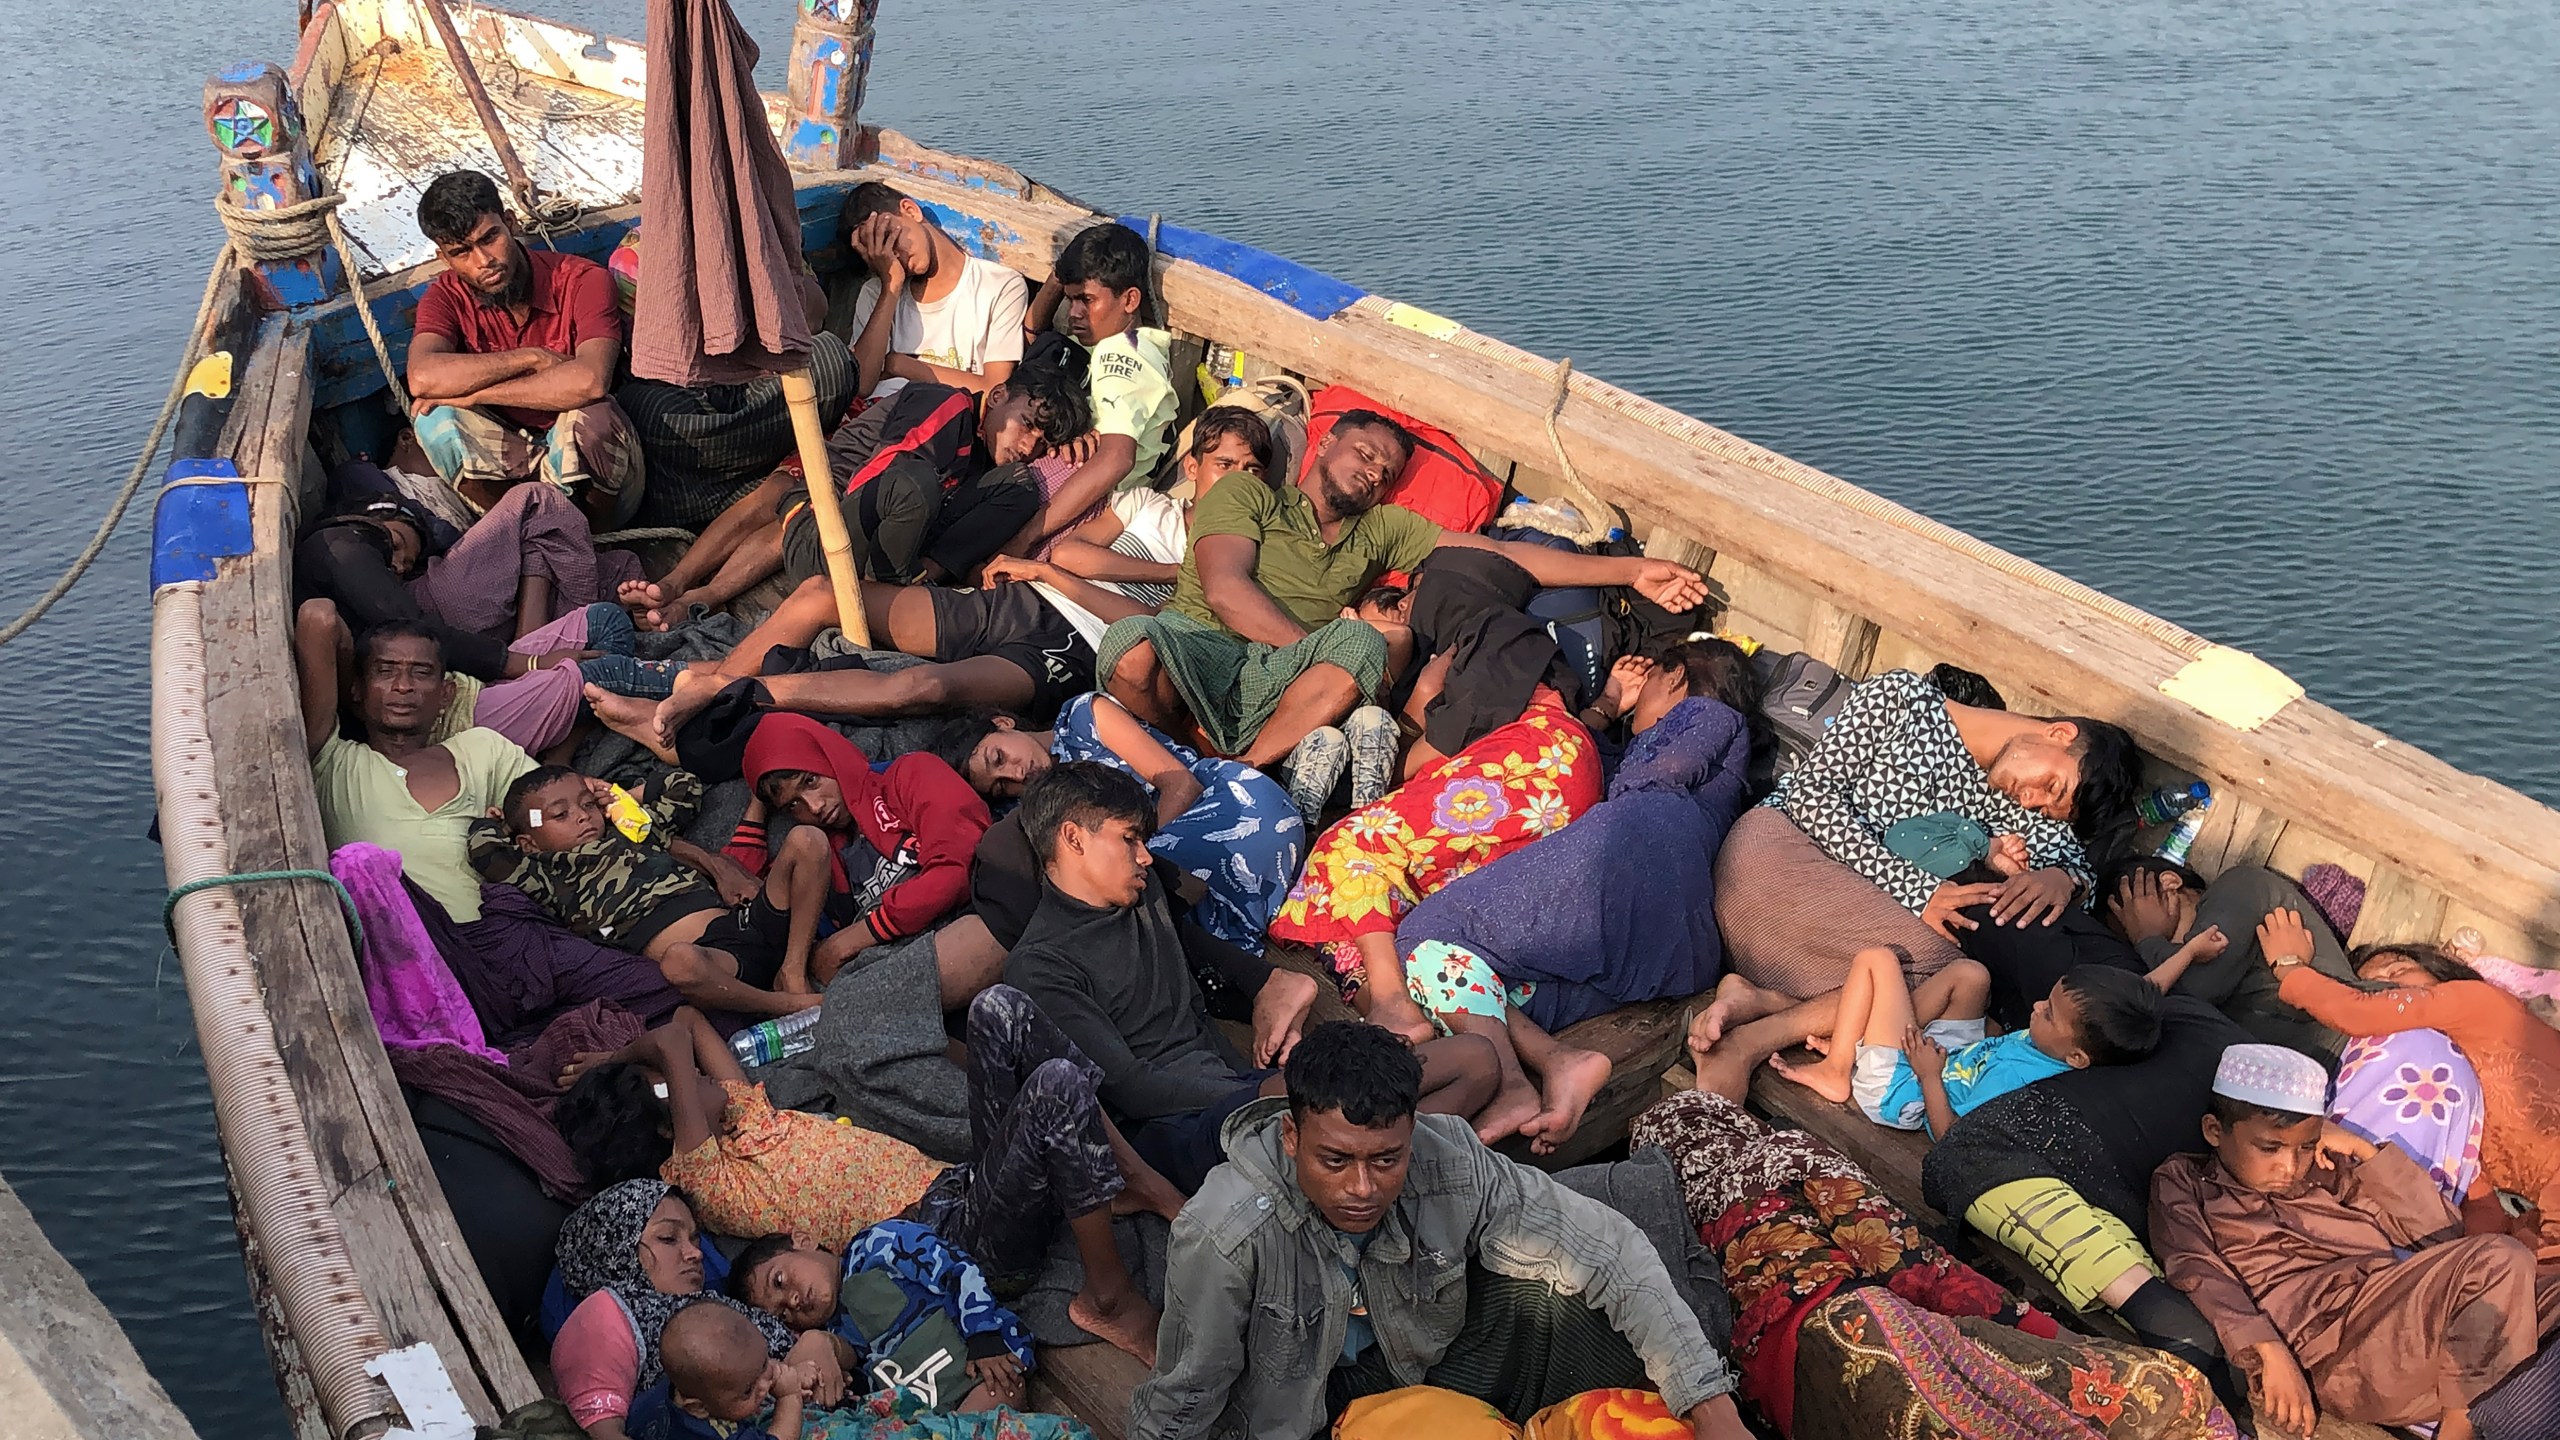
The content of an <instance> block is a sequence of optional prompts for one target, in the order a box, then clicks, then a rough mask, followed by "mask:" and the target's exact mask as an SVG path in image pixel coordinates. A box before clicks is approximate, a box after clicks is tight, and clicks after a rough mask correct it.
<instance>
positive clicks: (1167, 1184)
mask: <svg viewBox="0 0 2560 1440" xmlns="http://www.w3.org/2000/svg"><path fill="white" fill-rule="evenodd" d="M1102 1131H1103V1133H1104V1134H1106V1135H1108V1136H1110V1137H1111V1158H1112V1159H1114V1160H1117V1161H1119V1162H1120V1179H1121V1182H1122V1185H1121V1190H1120V1193H1119V1195H1117V1196H1116V1197H1114V1198H1113V1199H1112V1201H1111V1213H1112V1214H1114V1215H1161V1216H1163V1217H1164V1218H1165V1220H1166V1221H1167V1222H1170V1221H1172V1219H1173V1218H1174V1217H1175V1216H1177V1215H1180V1214H1181V1213H1182V1192H1181V1191H1179V1190H1176V1189H1174V1188H1173V1182H1172V1181H1170V1180H1167V1179H1166V1178H1164V1175H1163V1173H1162V1172H1160V1171H1158V1170H1157V1169H1156V1167H1154V1166H1153V1165H1150V1164H1148V1163H1147V1162H1146V1157H1144V1156H1142V1155H1140V1154H1139V1153H1138V1149H1137V1147H1136V1146H1134V1145H1131V1144H1130V1143H1129V1137H1128V1136H1126V1135H1123V1134H1121V1133H1120V1127H1119V1126H1117V1125H1114V1124H1112V1123H1111V1117H1110V1116H1108V1115H1105V1116H1103V1117H1102Z"/></svg>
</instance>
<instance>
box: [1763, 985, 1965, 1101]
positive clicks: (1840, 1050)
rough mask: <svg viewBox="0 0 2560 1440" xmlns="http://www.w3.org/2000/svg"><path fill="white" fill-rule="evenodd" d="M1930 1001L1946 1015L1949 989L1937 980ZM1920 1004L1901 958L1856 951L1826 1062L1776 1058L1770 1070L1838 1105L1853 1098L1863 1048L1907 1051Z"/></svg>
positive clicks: (1841, 990)
mask: <svg viewBox="0 0 2560 1440" xmlns="http://www.w3.org/2000/svg"><path fill="white" fill-rule="evenodd" d="M1930 989H1931V991H1932V994H1931V1003H1932V1004H1934V1005H1936V1006H1937V1007H1938V1009H1940V1010H1941V1011H1943V1010H1944V1009H1945V1008H1946V998H1947V997H1946V991H1945V989H1944V988H1943V987H1940V986H1938V985H1937V984H1936V977H1932V980H1931V985H1930ZM1918 1008H1919V1002H1918V1000H1917V997H1915V996H1913V995H1912V993H1911V987H1910V985H1909V984H1908V983H1907V982H1906V981H1905V980H1904V979H1903V978H1902V957H1901V956H1900V955H1899V954H1897V953H1895V952H1894V951H1892V950H1888V949H1886V948H1884V947H1883V946H1880V945H1879V946H1872V947H1870V948H1868V949H1865V950H1861V951H1859V952H1858V953H1857V956H1856V958H1854V959H1852V960H1851V961H1850V962H1849V979H1848V982H1847V983H1846V984H1844V985H1842V986H1841V987H1840V1013H1839V1016H1838V1017H1837V1018H1836V1019H1835V1020H1834V1021H1833V1022H1832V1030H1831V1044H1830V1047H1829V1048H1828V1050H1827V1051H1826V1052H1825V1053H1824V1055H1823V1057H1822V1059H1821V1060H1820V1061H1819V1062H1817V1063H1815V1064H1812V1065H1805V1066H1795V1065H1790V1064H1788V1063H1787V1062H1786V1061H1784V1060H1781V1059H1778V1058H1776V1057H1774V1056H1772V1057H1771V1058H1770V1061H1769V1068H1770V1069H1772V1070H1775V1071H1777V1072H1778V1073H1779V1074H1781V1075H1784V1076H1785V1077H1787V1078H1788V1079H1790V1080H1793V1081H1794V1082H1796V1083H1797V1084H1799V1085H1802V1086H1804V1087H1805V1088H1806V1089H1808V1090H1811V1091H1812V1092H1813V1093H1815V1094H1816V1095H1819V1096H1821V1097H1822V1098H1823V1099H1825V1100H1828V1101H1830V1102H1832V1103H1833V1104H1835V1105H1838V1104H1845V1103H1847V1102H1848V1099H1849V1082H1850V1079H1851V1077H1852V1075H1853V1074H1854V1073H1855V1071H1856V1068H1857V1063H1858V1047H1859V1046H1861V1045H1889V1046H1892V1047H1893V1048H1895V1049H1897V1050H1898V1049H1900V1048H1902V1037H1903V1035H1904V1034H1905V1033H1907V1032H1908V1031H1909V1030H1910V1029H1911V1027H1912V1025H1913V1023H1914V1022H1915V1020H1916V1019H1917V1014H1916V1012H1917V1010H1918Z"/></svg>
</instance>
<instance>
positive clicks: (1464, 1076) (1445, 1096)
mask: <svg viewBox="0 0 2560 1440" xmlns="http://www.w3.org/2000/svg"><path fill="white" fill-rule="evenodd" d="M1413 1053H1414V1054H1415V1055H1416V1056H1418V1057H1419V1058H1420V1059H1421V1061H1422V1103H1421V1109H1422V1112H1423V1113H1424V1114H1426V1115H1460V1116H1465V1115H1473V1114H1476V1113H1477V1112H1479V1111H1481V1110H1483V1109H1484V1107H1485V1104H1486V1102H1488V1101H1490V1100H1492V1099H1493V1094H1494V1087H1495V1086H1496V1085H1497V1084H1498V1083H1499V1080H1500V1074H1501V1064H1500V1062H1499V1061H1498V1060H1497V1059H1496V1058H1495V1056H1494V1053H1493V1047H1492V1046H1491V1045H1489V1044H1487V1043H1485V1039H1484V1037H1483V1036H1481V1035H1452V1036H1449V1037H1448V1038H1446V1039H1442V1040H1434V1041H1432V1042H1431V1043H1429V1044H1427V1045H1417V1046H1415V1047H1414V1051H1413ZM1275 1078H1276V1077H1275Z"/></svg>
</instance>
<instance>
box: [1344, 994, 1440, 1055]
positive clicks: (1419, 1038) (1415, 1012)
mask: <svg viewBox="0 0 2560 1440" xmlns="http://www.w3.org/2000/svg"><path fill="white" fill-rule="evenodd" d="M1361 994H1362V995H1364V996H1366V997H1367V998H1368V1004H1367V1005H1366V1006H1365V1007H1363V1013H1364V1014H1365V1015H1366V1016H1367V1017H1368V1021H1369V1023H1370V1024H1372V1025H1375V1026H1378V1027H1380V1028H1381V1029H1386V1030H1392V1031H1394V1032H1395V1033H1396V1034H1397V1035H1398V1036H1401V1037H1402V1038H1403V1040H1404V1043H1406V1044H1407V1045H1427V1044H1429V1043H1431V1041H1432V1040H1433V1039H1434V1038H1436V1037H1437V1036H1438V1035H1439V1033H1440V1030H1439V1027H1437V1026H1435V1025H1433V1024H1432V1023H1431V1017H1430V1016H1429V1015H1426V1014H1424V1013H1423V1011H1422V1007H1421V1006H1419V1005H1417V1004H1415V1003H1413V997H1412V996H1410V995H1407V994H1404V993H1403V992H1401V991H1389V990H1382V989H1380V988H1378V987H1377V986H1375V985H1371V986H1367V987H1364V988H1363V989H1362V991H1361Z"/></svg>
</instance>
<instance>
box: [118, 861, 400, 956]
mask: <svg viewBox="0 0 2560 1440" xmlns="http://www.w3.org/2000/svg"><path fill="white" fill-rule="evenodd" d="M265 880H319V881H324V882H326V883H327V884H328V886H329V888H330V889H332V890H335V891H337V892H338V907H339V908H340V909H342V910H344V911H346V912H347V929H348V930H350V931H352V932H354V935H355V942H356V951H357V953H358V954H362V953H363V951H364V921H363V920H361V919H359V918H357V916H356V897H354V896H353V895H350V894H348V893H347V887H346V884H345V883H344V882H343V881H341V880H339V879H338V877H337V876H335V875H332V874H330V873H329V872H328V871H326V870H251V871H248V872H246V873H245V874H240V875H208V876H206V877H205V878H204V879H202V880H190V881H188V882H187V883H186V884H184V885H181V886H179V887H178V888H177V889H175V890H172V891H170V892H169V903H168V904H166V905H163V906H161V907H160V924H161V927H162V928H163V929H166V930H167V931H168V932H169V943H170V944H172V945H175V944H177V943H178V902H179V901H181V900H184V899H186V898H187V897H188V896H190V895H193V894H194V893H196V892H197V891H199V890H210V889H212V888H214V887H215V886H217V885H251V884H256V883H258V882H260V881H265Z"/></svg>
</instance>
